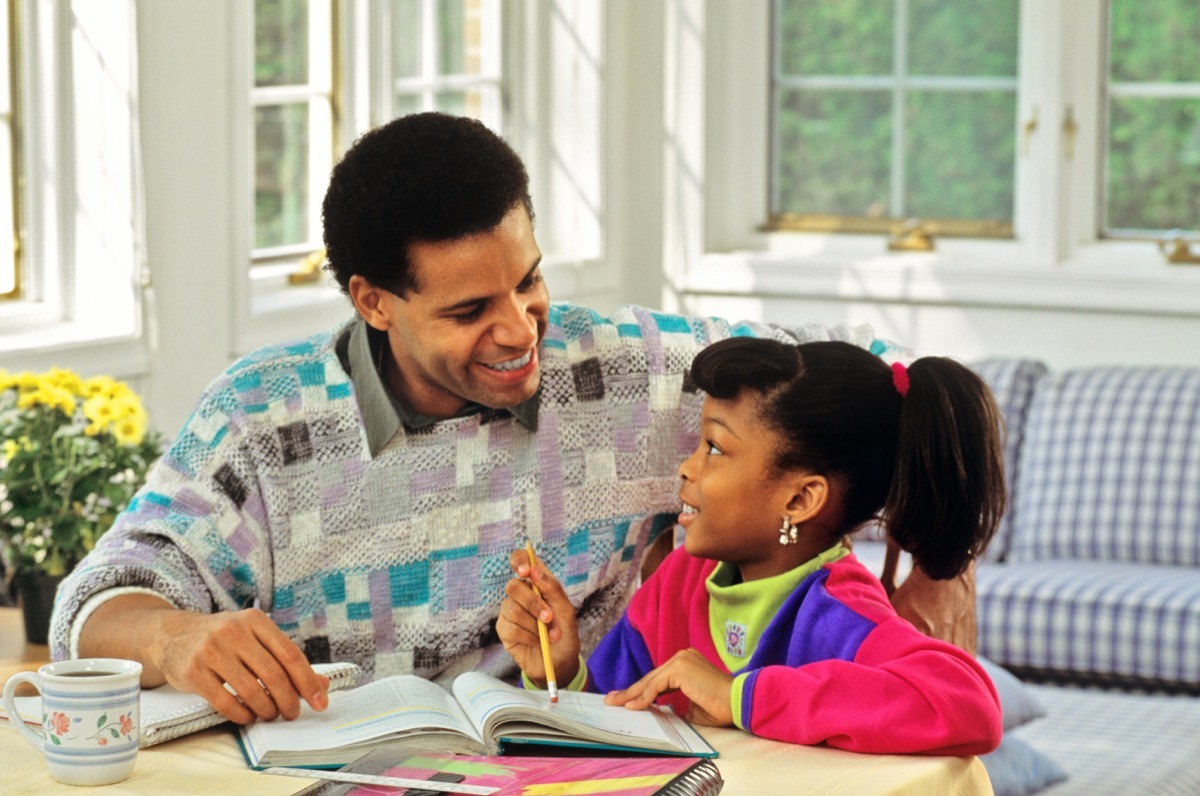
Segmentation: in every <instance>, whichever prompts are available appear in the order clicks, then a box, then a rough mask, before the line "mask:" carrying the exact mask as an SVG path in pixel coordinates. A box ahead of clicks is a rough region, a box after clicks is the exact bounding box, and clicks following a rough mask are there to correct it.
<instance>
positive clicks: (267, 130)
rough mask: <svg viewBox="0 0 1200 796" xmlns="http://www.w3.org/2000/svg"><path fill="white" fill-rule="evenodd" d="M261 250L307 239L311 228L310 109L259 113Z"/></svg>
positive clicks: (257, 225)
mask: <svg viewBox="0 0 1200 796" xmlns="http://www.w3.org/2000/svg"><path fill="white" fill-rule="evenodd" d="M254 130H255V152H254V154H255V172H254V174H255V180H254V245H255V247H256V248H267V247H271V246H285V245H288V244H293V243H304V242H306V241H308V239H309V230H308V107H307V105H304V104H294V105H283V106H275V107H264V108H257V109H255V111H254Z"/></svg>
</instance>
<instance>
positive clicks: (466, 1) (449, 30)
mask: <svg viewBox="0 0 1200 796" xmlns="http://www.w3.org/2000/svg"><path fill="white" fill-rule="evenodd" d="M468 5H470V6H478V4H477V3H475V2H472V0H438V34H439V37H440V42H439V47H438V72H439V73H440V74H443V75H459V74H463V73H465V72H471V73H475V72H478V71H479V15H478V11H476V14H475V16H474V18H473V22H474V25H473V27H474V30H473V31H471V32H472V33H473V34H474V36H473V38H472V37H471V36H469V35H468V31H467V30H466V16H467V9H466V6H468ZM469 59H473V60H474V64H473V68H472V66H471V65H468V60H469Z"/></svg>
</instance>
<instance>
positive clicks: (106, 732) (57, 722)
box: [42, 710, 133, 746]
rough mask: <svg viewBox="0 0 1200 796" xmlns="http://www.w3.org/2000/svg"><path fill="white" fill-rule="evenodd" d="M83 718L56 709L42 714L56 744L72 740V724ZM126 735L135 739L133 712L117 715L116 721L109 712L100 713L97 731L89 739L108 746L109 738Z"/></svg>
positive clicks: (125, 736) (43, 722)
mask: <svg viewBox="0 0 1200 796" xmlns="http://www.w3.org/2000/svg"><path fill="white" fill-rule="evenodd" d="M80 721H82V719H80V718H74V719H73V718H71V717H70V716H68V715H67V714H66V713H63V712H62V711H59V710H56V711H54V712H53V713H50V714H45V713H43V714H42V726H43V727H45V728H46V730H47V732H48V734H49V737H50V742H51V743H53V744H55V745H61V744H62V742H63V740H68V741H69V740H71V737H70V736H68V735H67V733H68V732H69V731H70V729H71V725H72V724H78V723H79V722H80ZM110 737H112V738H121V737H124V738H125V740H127V741H132V740H133V713H132V712H129V713H122V714H121V715H120V716H118V717H117V720H116V721H111V722H110V721H109V720H108V714H107V713H102V714H100V718H98V719H96V731H95V732H94V733H92V734H91V735H89V736H87V740H89V741H91V740H95V741H96V743H97V744H98V745H100V746H107V745H108V739H109V738H110Z"/></svg>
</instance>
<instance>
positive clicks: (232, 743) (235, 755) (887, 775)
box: [0, 608, 992, 796]
mask: <svg viewBox="0 0 1200 796" xmlns="http://www.w3.org/2000/svg"><path fill="white" fill-rule="evenodd" d="M49 656H50V653H49V650H48V649H47V648H46V647H45V646H43V645H37V644H27V643H26V642H25V635H24V628H23V627H22V625H21V614H20V612H19V611H18V610H17V609H14V608H0V682H3V681H4V680H7V679H8V678H9V677H10V676H11V675H13V674H15V673H16V672H18V671H27V670H33V669H36V668H37V667H38V666H40V665H41V664H42V663H44V662H46V661H47V660H48V659H49ZM701 732H702V734H703V735H704V737H705V738H706V739H708V742H709V743H711V744H712V745H713V747H714V748H716V749H717V750H718V751H719V752H720V753H721V756H720V757H719V758H717V767H718V768H719V769H720V771H721V776H722V777H724V779H725V788H724V790H723V791H722V794H723V796H780V794H788V795H789V796H791V795H792V794H807V793H812V794H818V793H819V794H834V795H835V796H836V795H837V794H844V796H863V795H864V794H902V793H913V794H927V793H937V794H946V795H947V796H950V795H953V794H961V796H976V795H977V794H980V795H983V796H986V795H987V794H991V793H992V787H991V783H990V782H989V780H988V776H987V772H986V771H985V770H984V768H983V764H982V763H981V762H979V758H975V757H970V758H961V757H921V756H911V757H909V756H901V755H861V754H854V753H853V752H843V751H841V750H838V749H826V748H823V747H810V746H794V745H791V744H783V743H777V742H775V741H768V740H765V739H763V738H756V737H754V736H753V735H749V734H747V733H744V732H742V731H740V730H735V729H728V728H722V729H716V728H707V727H706V728H701ZM0 772H3V780H2V782H0V790H2V791H3V792H4V793H5V794H13V796H15V795H16V794H44V793H72V792H76V791H77V792H79V793H81V794H83V793H89V794H162V793H189V792H191V793H255V794H266V795H267V796H270V795H271V794H292V793H295V792H296V791H298V790H300V789H302V788H304V787H306V786H307V785H309V784H311V783H312V782H313V780H308V779H296V778H293V777H279V776H274V775H269V774H261V773H259V772H256V771H252V770H250V769H249V768H248V767H247V766H246V763H245V761H244V760H243V758H242V754H241V751H240V750H239V749H238V744H237V741H236V740H235V739H234V735H233V732H232V731H231V730H230V728H229V727H228V726H225V727H213V728H212V729H209V730H205V731H203V732H198V733H195V734H193V735H189V736H186V737H184V738H178V739H176V740H174V741H167V742H166V743H163V744H160V745H158V746H152V747H150V748H149V749H143V750H142V752H141V754H140V755H139V756H138V762H137V767H136V768H135V769H134V772H133V776H131V777H130V778H129V779H127V780H125V781H124V782H121V783H118V784H116V785H109V786H106V787H99V788H73V787H71V786H68V785H62V784H59V783H57V782H55V781H54V780H53V779H51V778H50V775H49V774H48V773H47V772H46V769H45V767H44V766H43V765H42V763H41V761H39V760H38V759H36V753H35V752H34V751H33V750H32V749H31V748H30V747H29V744H27V743H26V742H25V740H24V739H23V738H21V737H20V736H19V735H17V732H16V730H14V729H12V728H11V727H9V726H8V725H7V723H6V722H3V721H0Z"/></svg>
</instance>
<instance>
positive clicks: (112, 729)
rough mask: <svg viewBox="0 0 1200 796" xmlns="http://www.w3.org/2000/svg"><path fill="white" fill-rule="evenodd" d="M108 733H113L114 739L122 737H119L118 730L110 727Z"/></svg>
mask: <svg viewBox="0 0 1200 796" xmlns="http://www.w3.org/2000/svg"><path fill="white" fill-rule="evenodd" d="M108 731H109V732H110V733H112V737H114V738H119V737H120V735H118V734H117V728H116V727H109V728H108Z"/></svg>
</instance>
